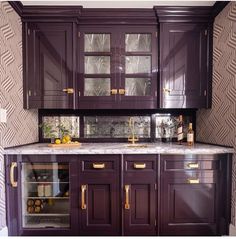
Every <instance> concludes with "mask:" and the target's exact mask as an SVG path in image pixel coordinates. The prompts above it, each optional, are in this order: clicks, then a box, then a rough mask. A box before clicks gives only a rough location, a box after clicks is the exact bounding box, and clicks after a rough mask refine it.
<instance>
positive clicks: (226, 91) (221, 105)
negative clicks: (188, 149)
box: [196, 2, 236, 225]
mask: <svg viewBox="0 0 236 239" xmlns="http://www.w3.org/2000/svg"><path fill="white" fill-rule="evenodd" d="M196 125H197V130H196V131H197V140H198V141H202V142H206V143H213V144H221V145H227V146H233V147H234V149H235V151H236V2H230V3H229V4H228V5H227V6H226V7H225V8H224V9H223V11H222V12H221V13H220V14H219V15H218V16H217V17H216V18H215V22H214V38H213V91H212V109H201V110H198V112H197V123H196ZM232 174H233V177H232V181H233V182H232V210H231V211H232V213H231V214H232V217H231V223H232V224H233V225H235V207H236V154H234V156H233V173H232Z"/></svg>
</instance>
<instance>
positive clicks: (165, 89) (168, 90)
mask: <svg viewBox="0 0 236 239" xmlns="http://www.w3.org/2000/svg"><path fill="white" fill-rule="evenodd" d="M163 92H164V93H170V92H171V90H170V89H168V88H163Z"/></svg>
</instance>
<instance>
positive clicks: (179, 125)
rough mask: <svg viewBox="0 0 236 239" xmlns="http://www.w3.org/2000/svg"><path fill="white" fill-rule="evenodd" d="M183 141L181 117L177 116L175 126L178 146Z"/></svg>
mask: <svg viewBox="0 0 236 239" xmlns="http://www.w3.org/2000/svg"><path fill="white" fill-rule="evenodd" d="M183 139H184V134H183V116H182V115H180V116H179V123H178V125H177V141H178V144H182V142H183Z"/></svg>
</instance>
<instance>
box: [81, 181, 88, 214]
mask: <svg viewBox="0 0 236 239" xmlns="http://www.w3.org/2000/svg"><path fill="white" fill-rule="evenodd" d="M86 189H87V185H81V209H83V210H85V209H86V208H87V206H86V203H85V192H86Z"/></svg>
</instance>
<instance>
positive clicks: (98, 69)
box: [84, 56, 110, 74]
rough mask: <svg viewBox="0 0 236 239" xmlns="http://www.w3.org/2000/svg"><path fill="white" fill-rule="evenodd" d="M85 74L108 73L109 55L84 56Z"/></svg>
mask: <svg viewBox="0 0 236 239" xmlns="http://www.w3.org/2000/svg"><path fill="white" fill-rule="evenodd" d="M84 61H85V74H110V56H85V59H84Z"/></svg>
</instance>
